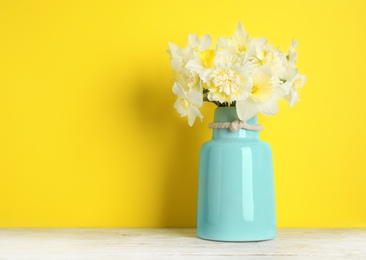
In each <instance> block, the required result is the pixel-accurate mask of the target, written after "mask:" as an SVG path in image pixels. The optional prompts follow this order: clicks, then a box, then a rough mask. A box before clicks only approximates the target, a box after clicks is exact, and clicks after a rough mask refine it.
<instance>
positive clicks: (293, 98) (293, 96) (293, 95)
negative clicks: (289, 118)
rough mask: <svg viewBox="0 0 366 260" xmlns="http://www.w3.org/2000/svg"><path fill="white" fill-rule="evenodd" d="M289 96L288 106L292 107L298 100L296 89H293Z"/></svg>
mask: <svg viewBox="0 0 366 260" xmlns="http://www.w3.org/2000/svg"><path fill="white" fill-rule="evenodd" d="M290 97H291V99H290V107H292V106H293V105H295V103H296V102H297V101H299V93H298V92H297V91H296V90H293V91H292V92H291V96H290Z"/></svg>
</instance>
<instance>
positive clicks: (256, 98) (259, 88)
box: [236, 66, 284, 121]
mask: <svg viewBox="0 0 366 260" xmlns="http://www.w3.org/2000/svg"><path fill="white" fill-rule="evenodd" d="M251 76H252V88H251V90H250V92H249V96H248V97H247V98H246V99H244V100H240V101H238V102H237V103H236V110H237V114H238V116H239V118H240V119H241V120H243V121H245V120H248V119H250V118H251V117H253V116H254V115H255V114H257V113H258V112H261V113H262V114H264V115H274V114H276V113H277V112H278V105H277V99H278V98H279V97H280V96H282V95H283V94H284V93H283V91H282V90H281V89H280V88H278V87H275V86H274V85H273V79H272V72H271V69H270V67H268V66H263V67H260V68H258V69H256V70H255V71H254V72H253V73H252V74H251Z"/></svg>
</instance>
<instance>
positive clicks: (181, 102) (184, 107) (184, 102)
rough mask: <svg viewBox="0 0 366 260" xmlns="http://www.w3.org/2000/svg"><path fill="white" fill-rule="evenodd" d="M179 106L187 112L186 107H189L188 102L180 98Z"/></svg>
mask: <svg viewBox="0 0 366 260" xmlns="http://www.w3.org/2000/svg"><path fill="white" fill-rule="evenodd" d="M180 104H181V105H182V107H183V109H184V110H187V109H188V107H189V102H188V100H187V99H186V98H182V99H181V100H180Z"/></svg>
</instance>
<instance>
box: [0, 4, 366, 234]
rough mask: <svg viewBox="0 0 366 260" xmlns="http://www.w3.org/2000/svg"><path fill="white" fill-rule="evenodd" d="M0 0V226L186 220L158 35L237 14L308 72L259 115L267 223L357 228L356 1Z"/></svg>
mask: <svg viewBox="0 0 366 260" xmlns="http://www.w3.org/2000/svg"><path fill="white" fill-rule="evenodd" d="M128 2H130V1H102V0H100V1H89V0H82V1H71V0H69V1H61V0H60V1H47V0H43V1H42V0H41V1H36V0H34V1H20V0H19V1H5V0H2V1H0V226H1V227H30V226H44V227H49V226H60V227H61V226H79V227H87V226H100V227H102V226H103V227H104V226H194V225H195V207H196V186H197V165H198V156H199V148H200V145H201V144H202V143H203V142H204V141H206V140H208V139H209V138H210V134H211V132H210V130H209V129H208V128H207V124H208V123H209V122H210V121H211V120H212V116H213V109H214V106H212V105H211V104H205V105H204V108H203V113H204V116H205V119H204V121H203V123H198V122H197V123H196V124H195V125H194V126H193V128H189V127H188V124H187V123H186V120H185V119H181V118H180V117H179V116H178V114H177V112H176V111H175V110H174V108H173V103H174V101H175V97H174V96H173V94H172V93H171V86H172V83H173V82H172V77H171V68H170V65H169V57H168V54H167V53H166V52H165V51H166V49H167V48H168V46H167V42H168V41H172V42H175V43H177V44H179V45H180V46H184V45H185V44H186V38H187V35H188V33H189V32H195V33H198V34H200V35H202V34H204V33H211V34H212V36H213V38H214V39H216V38H217V37H218V36H219V35H223V36H229V35H231V34H232V33H233V32H234V31H235V28H236V25H237V23H238V22H239V21H242V23H243V24H244V26H245V28H246V29H247V31H248V32H249V33H250V34H251V35H252V36H253V37H258V36H266V37H267V38H269V41H270V42H271V43H273V44H274V45H276V46H279V47H280V48H281V49H282V50H284V51H287V49H288V47H289V45H290V42H291V38H292V37H294V38H295V39H297V40H298V41H299V46H298V48H297V50H298V52H299V56H298V63H297V65H298V67H299V69H300V72H302V73H304V74H306V75H307V77H308V80H307V83H306V85H305V87H304V88H303V89H302V90H301V92H300V96H301V101H300V102H299V103H297V104H296V105H295V106H294V107H293V108H289V107H288V106H287V103H285V102H281V104H280V113H279V114H278V115H276V116H274V117H264V116H261V117H260V121H261V123H263V124H264V125H265V130H264V131H263V132H262V133H261V136H262V138H263V139H265V140H267V141H268V142H269V143H271V145H272V148H273V156H274V164H275V181H276V192H277V218H278V226H279V227H362V226H363V227H366V188H365V184H366V160H365V158H366V157H365V156H366V134H365V133H366V122H365V112H366V85H365V84H366V83H365V82H366V81H365V78H364V77H365V76H366V70H365V68H366V51H365V46H366V33H365V25H366V15H365V13H366V4H365V2H364V1H362V0H359V1H356V0H349V1H319V0H308V1H289V0H278V1H243V0H235V1H196V0H186V1H166V0H155V1H131V3H128Z"/></svg>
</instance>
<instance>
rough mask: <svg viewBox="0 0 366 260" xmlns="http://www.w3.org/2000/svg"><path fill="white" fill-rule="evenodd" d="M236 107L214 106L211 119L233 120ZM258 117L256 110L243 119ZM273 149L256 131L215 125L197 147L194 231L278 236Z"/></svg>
mask: <svg viewBox="0 0 366 260" xmlns="http://www.w3.org/2000/svg"><path fill="white" fill-rule="evenodd" d="M237 119H238V116H237V113H236V107H218V108H216V110H215V116H214V121H215V122H219V123H223V122H232V121H234V120H237ZM247 123H249V124H256V123H257V116H254V117H253V118H251V119H249V120H248V121H247ZM275 211H276V209H275V193H274V176H273V164H272V150H271V147H270V146H269V144H268V143H266V142H264V141H262V140H260V138H259V132H258V131H254V130H246V129H239V130H237V131H231V130H230V129H213V130H212V139H211V140H210V141H208V142H206V143H204V144H203V145H202V147H201V151H200V162H199V177H198V203H197V236H198V237H199V238H202V239H208V240H218V241H260V240H269V239H273V238H274V237H275V236H276V212H275Z"/></svg>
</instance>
